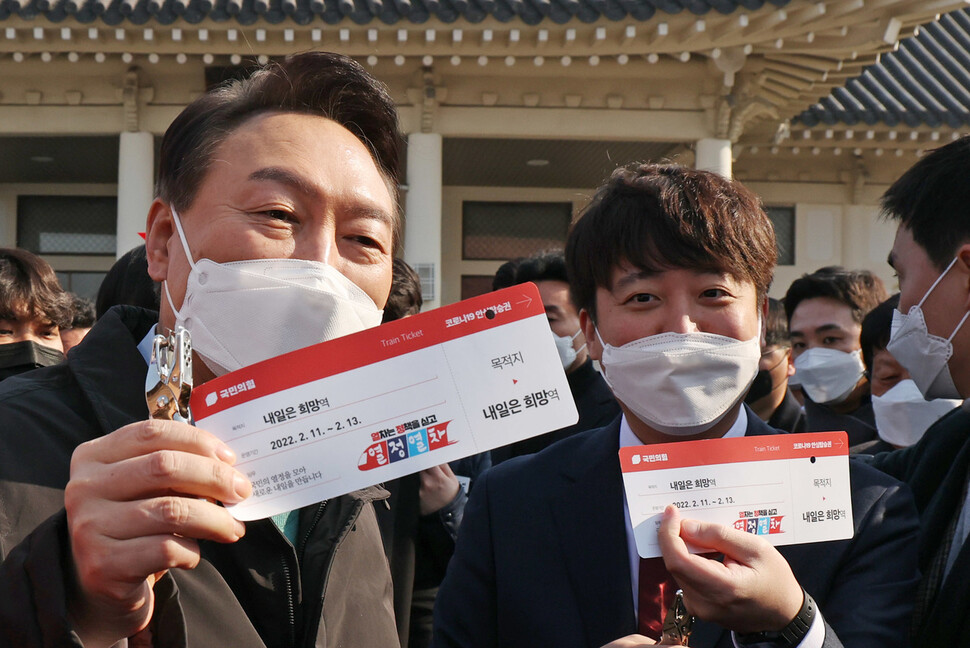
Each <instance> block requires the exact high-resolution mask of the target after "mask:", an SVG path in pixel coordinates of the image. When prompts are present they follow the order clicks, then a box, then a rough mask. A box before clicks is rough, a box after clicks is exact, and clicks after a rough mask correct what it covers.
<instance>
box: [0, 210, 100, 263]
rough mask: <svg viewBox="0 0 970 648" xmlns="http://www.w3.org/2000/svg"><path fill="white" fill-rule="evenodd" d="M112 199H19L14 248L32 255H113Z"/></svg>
mask: <svg viewBox="0 0 970 648" xmlns="http://www.w3.org/2000/svg"><path fill="white" fill-rule="evenodd" d="M117 211H118V199H117V198H116V197H114V196H19V197H18V198H17V246H18V247H21V248H23V249H25V250H30V251H31V252H33V253H34V254H92V255H94V254H97V255H111V256H114V254H115V239H116V238H117V236H116V234H117V227H118V225H117Z"/></svg>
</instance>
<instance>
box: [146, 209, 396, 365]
mask: <svg viewBox="0 0 970 648" xmlns="http://www.w3.org/2000/svg"><path fill="white" fill-rule="evenodd" d="M172 219H173V220H174V221H175V229H176V230H177V232H178V237H179V240H180V241H181V242H182V249H183V250H185V256H186V258H187V259H188V261H189V265H190V266H191V267H192V271H191V272H190V273H189V277H188V280H187V281H186V284H185V296H184V297H183V298H182V307H181V308H175V304H174V303H172V296H171V294H170V293H169V290H168V283H167V282H165V283H163V287H164V288H165V297H166V298H167V299H168V304H169V306H170V307H171V308H172V312H173V313H174V314H175V322H176V324H179V325H181V326H184V327H185V328H186V329H187V330H188V332H189V335H190V336H191V338H192V347H193V349H195V352H196V353H197V354H198V355H199V357H200V358H201V359H202V361H203V362H204V363H205V365H206V366H207V367H209V369H210V370H211V371H212V372H213V373H215V374H216V375H217V376H221V375H223V374H225V373H229V372H230V371H235V370H237V369H241V368H242V367H246V366H249V365H251V364H255V363H257V362H261V361H262V360H267V359H269V358H274V357H276V356H278V355H282V354H284V353H288V352H290V351H296V350H297V349H302V348H304V347H307V346H310V345H313V344H317V343H319V342H325V341H327V340H333V339H335V338H338V337H342V336H344V335H349V334H350V333H356V332H358V331H363V330H364V329H368V328H371V327H374V326H377V325H378V324H380V323H381V315H382V314H383V311H382V310H381V309H379V308H378V307H377V306H376V305H375V304H374V301H373V300H372V299H371V298H370V297H369V296H368V295H367V293H365V292H364V291H363V290H361V289H360V288H359V287H358V286H357V285H356V284H355V283H354V282H352V281H351V280H350V279H348V278H347V277H345V276H344V275H343V274H341V273H340V272H339V271H338V270H337V269H336V268H334V267H332V266H329V265H327V264H325V263H320V262H317V261H306V260H301V259H252V260H249V261H232V262H230V263H216V262H215V261H212V260H211V259H199V260H198V261H194V260H193V259H192V252H191V251H190V250H189V245H188V242H187V241H186V240H185V233H184V232H183V231H182V224H181V223H180V222H179V217H178V214H176V213H175V210H174V209H173V210H172Z"/></svg>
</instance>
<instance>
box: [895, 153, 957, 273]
mask: <svg viewBox="0 0 970 648" xmlns="http://www.w3.org/2000/svg"><path fill="white" fill-rule="evenodd" d="M968 177H970V137H967V136H964V137H962V138H960V139H958V140H956V141H955V142H951V143H949V144H947V145H946V146H941V147H940V148H937V149H934V150H933V151H931V152H930V153H929V154H928V155H926V156H924V157H923V158H922V159H920V160H919V161H918V162H917V163H916V164H914V165H913V166H912V167H910V169H909V170H908V171H906V173H904V174H903V175H902V176H901V177H900V178H899V179H898V180H897V181H896V182H894V183H893V185H892V186H891V187H889V189H888V190H887V191H886V193H885V194H883V196H882V209H883V215H884V216H885V217H887V218H890V219H895V220H898V221H899V222H900V224H901V225H903V226H904V227H906V228H908V229H909V230H910V231H911V232H912V234H913V240H914V241H916V242H917V243H918V244H919V245H920V247H922V248H923V249H924V250H926V254H927V256H928V257H929V258H930V260H931V261H932V262H933V263H934V264H935V265H936V267H937V268H938V269H940V270H942V269H943V268H945V267H946V266H947V264H949V263H950V261H951V260H952V259H953V255H954V254H955V253H956V249H957V247H959V246H960V244H962V243H964V242H966V241H968V240H970V214H968V213H967V205H970V183H968V182H967V178H968Z"/></svg>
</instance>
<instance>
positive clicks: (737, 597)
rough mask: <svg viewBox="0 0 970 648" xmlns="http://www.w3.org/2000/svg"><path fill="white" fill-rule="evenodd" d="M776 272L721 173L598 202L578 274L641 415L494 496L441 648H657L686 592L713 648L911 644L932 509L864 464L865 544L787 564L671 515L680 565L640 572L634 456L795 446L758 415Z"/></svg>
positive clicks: (448, 594)
mask: <svg viewBox="0 0 970 648" xmlns="http://www.w3.org/2000/svg"><path fill="white" fill-rule="evenodd" d="M775 257H776V246H775V237H774V229H773V228H772V226H771V221H770V220H769V219H768V217H767V216H766V215H765V213H764V211H763V210H762V208H761V204H760V201H759V200H758V198H757V197H756V196H755V195H754V194H752V193H751V192H750V191H749V190H747V189H746V188H744V187H743V186H742V185H741V184H740V183H738V182H735V181H732V180H728V179H726V178H723V177H721V176H719V175H717V174H715V173H711V172H706V171H700V170H695V169H689V168H685V167H680V166H676V165H639V166H635V167H630V168H622V169H618V170H617V171H615V172H614V173H613V175H612V177H611V178H610V180H609V181H608V183H607V184H606V185H605V186H603V187H601V188H600V189H599V190H597V192H596V194H595V196H594V197H593V199H592V201H591V203H590V204H589V206H588V207H587V208H586V209H585V210H584V211H583V213H582V215H581V216H580V218H579V219H578V220H577V221H576V222H575V223H574V224H573V226H572V229H571V231H570V233H569V238H568V240H567V243H566V264H567V267H568V268H569V277H570V281H571V283H570V289H571V290H572V293H573V299H574V301H575V302H576V304H577V305H578V306H579V307H580V319H581V321H582V327H583V333H584V335H585V336H586V339H587V340H588V343H589V352H590V355H592V356H593V358H594V359H598V360H599V361H600V362H601V363H602V366H603V372H604V376H605V379H606V381H607V383H608V384H609V385H610V388H611V389H612V390H613V393H614V394H615V395H616V398H617V401H619V404H620V408H621V409H622V411H623V415H622V416H621V417H618V418H617V419H616V420H614V421H613V422H612V423H611V424H610V425H608V426H606V427H603V428H600V429H596V430H590V431H588V432H583V433H580V434H576V435H574V436H572V437H569V438H568V439H564V440H562V441H560V442H559V443H556V444H553V445H552V446H550V447H548V448H546V449H545V450H543V451H542V452H540V453H538V454H534V455H529V456H526V457H517V458H515V459H512V460H510V461H507V462H505V463H503V464H501V465H499V466H496V467H495V468H493V469H492V470H490V471H488V472H487V473H485V475H484V476H483V477H482V478H481V479H480V480H479V483H478V486H477V487H476V488H475V490H474V492H473V493H472V494H471V497H470V498H469V502H468V507H467V509H466V511H465V520H464V523H463V527H462V531H461V536H460V537H459V538H458V544H457V547H456V549H455V555H454V556H453V558H452V560H451V564H450V565H449V566H448V574H447V575H446V577H445V580H444V582H443V583H442V585H441V590H440V592H439V597H438V602H437V606H436V609H435V639H434V642H435V643H434V645H435V646H436V647H437V648H458V647H460V648H499V647H500V648H534V647H536V646H555V647H556V648H588V647H590V646H594V647H595V646H602V645H604V644H608V645H609V646H610V648H621V647H632V646H646V645H652V644H653V643H654V642H656V640H657V639H658V637H660V635H661V629H662V627H663V624H664V618H665V616H666V612H667V610H669V609H670V607H671V603H672V602H673V600H674V593H675V591H676V590H677V588H678V587H679V588H681V589H683V591H684V598H683V601H684V604H685V605H686V607H687V610H688V612H690V613H691V614H693V615H696V616H697V617H698V618H699V619H700V620H701V621H698V622H697V623H696V624H695V625H694V631H693V634H692V635H691V637H690V645H691V646H694V647H695V648H710V647H712V646H717V647H718V648H732V647H734V646H757V647H758V648H764V647H765V646H789V647H795V646H799V647H800V648H820V647H821V646H826V647H828V648H833V647H837V646H842V645H845V646H852V647H855V648H863V647H864V648H891V647H902V646H906V645H907V638H906V636H905V635H906V627H907V619H908V617H909V614H910V613H911V610H912V599H913V595H914V593H915V587H916V582H917V579H918V575H917V571H916V555H917V550H918V548H917V545H916V535H917V532H918V528H917V518H916V510H915V507H914V506H913V500H912V495H911V494H910V492H909V489H908V488H907V487H906V486H905V485H904V484H900V483H899V482H897V481H896V480H894V479H891V478H888V477H887V476H886V475H883V474H881V473H879V472H878V471H876V470H873V469H872V468H871V467H869V466H866V465H864V464H862V463H861V462H857V461H850V462H849V475H850V480H851V484H852V488H851V497H852V519H853V524H854V533H853V535H852V537H851V538H850V539H847V540H839V541H833V542H818V543H808V544H801V545H797V546H788V547H778V548H775V547H773V546H771V544H769V543H768V542H767V541H766V540H765V539H764V538H763V537H759V536H757V535H753V534H750V533H745V532H743V531H740V530H737V529H734V528H732V527H727V526H723V525H719V524H712V523H706V522H701V521H698V520H684V519H682V518H681V517H680V513H679V511H678V509H677V508H676V507H674V506H668V507H667V509H666V510H665V511H664V512H663V513H662V518H661V521H660V525H659V529H658V540H659V544H660V548H661V550H662V553H663V557H662V558H653V559H644V560H641V559H640V558H639V555H638V551H637V545H636V539H635V535H634V530H633V527H632V524H631V522H630V519H631V518H630V512H631V509H630V506H629V505H628V502H627V499H626V497H625V495H624V486H623V479H622V474H621V470H620V461H619V457H618V454H619V450H620V448H627V447H638V446H642V445H651V444H657V443H677V442H680V441H689V440H701V439H717V438H724V437H739V436H745V435H748V436H750V435H772V434H778V433H779V431H777V430H772V429H771V428H769V427H768V426H767V425H766V424H765V423H764V422H763V421H761V420H760V419H758V418H757V417H756V416H754V415H753V414H752V413H751V411H750V410H749V409H748V408H747V407H746V406H745V405H744V403H743V402H742V401H743V398H744V394H745V393H746V392H747V390H748V387H749V385H750V383H751V381H752V380H753V379H754V377H755V374H757V372H758V362H759V359H760V356H761V343H762V341H763V334H764V329H763V327H764V320H763V318H764V316H765V314H766V312H767V301H766V298H767V292H768V289H769V286H770V284H771V277H772V270H773V268H774V265H775ZM763 438H764V439H765V440H766V442H770V440H771V438H772V437H771V436H764V437H763ZM688 546H691V547H693V548H694V549H695V550H700V551H706V552H713V553H714V554H716V555H717V557H716V558H710V557H708V556H704V555H698V554H693V553H690V552H689V551H688ZM813 599H814V601H815V602H817V605H816V603H815V602H813Z"/></svg>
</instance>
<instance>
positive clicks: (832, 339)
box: [822, 335, 842, 345]
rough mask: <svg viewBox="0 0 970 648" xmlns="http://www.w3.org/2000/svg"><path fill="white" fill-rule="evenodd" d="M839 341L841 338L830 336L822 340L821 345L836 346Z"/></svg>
mask: <svg viewBox="0 0 970 648" xmlns="http://www.w3.org/2000/svg"><path fill="white" fill-rule="evenodd" d="M841 341H842V338H840V337H833V336H831V335H828V336H826V337H824V338H822V344H825V345H832V344H838V343H839V342H841Z"/></svg>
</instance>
